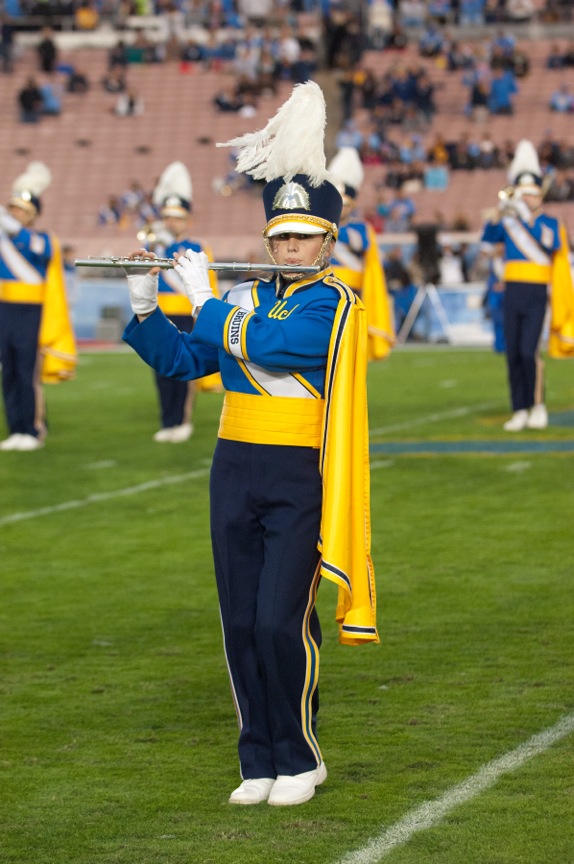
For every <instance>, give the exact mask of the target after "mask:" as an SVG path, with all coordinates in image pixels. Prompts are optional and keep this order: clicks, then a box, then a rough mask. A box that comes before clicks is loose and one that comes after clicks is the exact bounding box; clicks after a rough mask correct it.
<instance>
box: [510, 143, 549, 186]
mask: <svg viewBox="0 0 574 864" xmlns="http://www.w3.org/2000/svg"><path fill="white" fill-rule="evenodd" d="M520 174H531V175H532V176H533V177H536V178H540V177H541V175H542V171H541V170H540V162H539V159H538V153H537V152H536V148H535V146H534V144H533V143H532V142H531V141H527V140H526V138H523V139H522V140H521V141H519V142H518V144H517V145H516V150H515V151H514V158H513V160H512V162H511V163H510V167H509V169H508V179H509V181H510V182H511V183H515V182H516V179H517V178H518V177H519V175H520Z"/></svg>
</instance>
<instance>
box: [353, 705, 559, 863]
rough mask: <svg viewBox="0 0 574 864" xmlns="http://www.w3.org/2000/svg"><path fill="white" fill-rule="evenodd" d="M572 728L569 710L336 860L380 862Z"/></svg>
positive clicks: (536, 754)
mask: <svg viewBox="0 0 574 864" xmlns="http://www.w3.org/2000/svg"><path fill="white" fill-rule="evenodd" d="M572 732H574V714H569V715H567V716H566V717H563V718H562V719H561V720H560V721H559V722H558V723H556V725H555V726H551V727H550V728H549V729H545V730H544V731H543V732H540V733H538V735H533V736H532V738H529V739H528V741H526V742H525V743H524V744H521V745H520V746H519V747H517V748H516V750H511V751H510V753H506V755H504V756H501V757H500V758H499V759H493V761H492V762H489V763H488V764H487V765H483V767H482V768H480V769H479V770H478V771H477V772H476V774H473V775H472V776H471V777H468V779H466V780H463V782H462V783H458V784H457V785H456V786H453V787H452V788H451V789H449V790H448V791H447V792H445V794H444V795H443V796H442V797H441V798H438V799H437V800H436V801H426V802H425V803H424V804H421V806H420V807H416V808H415V809H414V810H411V811H410V813H407V814H406V816H403V818H402V819H400V820H399V821H398V822H396V823H395V824H394V825H391V827H390V828H386V829H384V830H383V831H382V832H381V833H380V834H379V836H378V837H375V838H373V839H372V840H369V842H368V843H367V844H366V846H364V847H363V848H362V849H358V850H357V851H356V852H350V853H349V854H348V855H345V856H344V857H343V858H341V859H339V861H338V862H337V864H378V862H379V861H382V859H383V858H384V857H385V856H386V855H388V853H389V852H392V851H393V849H396V848H397V847H398V846H404V844H405V843H408V841H409V840H410V839H411V837H412V836H413V834H416V833H418V832H419V831H426V830H427V829H429V828H434V826H435V825H437V824H438V823H439V822H440V821H441V819H443V817H444V816H446V815H447V814H448V813H450V812H451V810H454V809H455V807H458V806H459V805H460V804H464V803H465V802H466V801H470V800H472V798H476V796H477V795H480V793H481V792H484V790H485V789H488V788H489V787H490V786H493V785H494V784H495V783H496V781H497V780H498V779H499V778H500V777H502V775H503V774H508V773H509V772H510V771H515V770H516V769H517V768H520V766H521V765H524V763H525V762H528V760H529V759H532V758H533V757H534V756H539V755H540V754H541V753H544V752H545V751H546V750H548V749H549V748H550V747H552V745H553V744H556V743H557V742H558V741H560V740H561V739H562V738H566V736H567V735H570V734H571V733H572Z"/></svg>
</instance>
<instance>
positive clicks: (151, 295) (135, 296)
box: [127, 262, 158, 315]
mask: <svg viewBox="0 0 574 864" xmlns="http://www.w3.org/2000/svg"><path fill="white" fill-rule="evenodd" d="M150 263H151V262H150ZM127 279H128V289H129V292H130V303H131V306H132V309H133V310H134V312H135V314H136V315H149V314H150V313H151V312H153V311H154V309H156V308H157V288H158V277H157V274H156V275H155V276H152V275H151V274H150V273H141V271H140V272H139V273H130V272H129V271H128V273H127Z"/></svg>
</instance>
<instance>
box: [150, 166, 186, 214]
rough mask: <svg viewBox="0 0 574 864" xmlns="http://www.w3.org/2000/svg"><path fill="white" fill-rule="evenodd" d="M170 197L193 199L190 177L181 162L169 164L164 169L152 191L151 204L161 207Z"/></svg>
mask: <svg viewBox="0 0 574 864" xmlns="http://www.w3.org/2000/svg"><path fill="white" fill-rule="evenodd" d="M171 195H173V196H177V197H178V198H182V199H183V200H184V201H189V203H190V204H191V201H192V198H193V184H192V182H191V176H190V173H189V171H188V170H187V168H186V167H185V165H184V164H183V162H171V163H170V164H169V165H168V166H167V168H165V169H164V170H163V172H162V174H161V176H160V178H159V180H158V181H157V184H156V187H155V189H154V190H153V196H152V198H153V203H154V204H155V205H156V206H157V207H161V206H162V205H163V203H164V202H165V200H166V198H169V197H170V196H171Z"/></svg>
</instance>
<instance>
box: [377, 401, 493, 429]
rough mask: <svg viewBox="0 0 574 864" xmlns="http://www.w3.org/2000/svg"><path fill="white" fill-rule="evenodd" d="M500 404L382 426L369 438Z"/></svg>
mask: <svg viewBox="0 0 574 864" xmlns="http://www.w3.org/2000/svg"><path fill="white" fill-rule="evenodd" d="M496 405H500V402H482V403H481V404H479V405H471V406H469V407H467V408H452V409H451V410H450V411H442V412H441V413H440V414H427V415H426V417H417V418H415V419H414V420H406V421H405V422H404V423H394V424H392V425H391V426H380V427H379V428H378V429H370V430H369V436H370V437H371V438H372V437H373V435H386V433H387V432H400V431H401V430H404V429H411V428H413V427H414V426H425V425H426V424H427V423H438V422H439V421H440V420H451V419H452V418H453V417H465V416H466V415H467V414H474V413H475V412H477V411H485V410H486V409H488V408H494V407H495V406H496Z"/></svg>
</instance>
